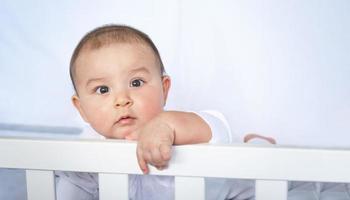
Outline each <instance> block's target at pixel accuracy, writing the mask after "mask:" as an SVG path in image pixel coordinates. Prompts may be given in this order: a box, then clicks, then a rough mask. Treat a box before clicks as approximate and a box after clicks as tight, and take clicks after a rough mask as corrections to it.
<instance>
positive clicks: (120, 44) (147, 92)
mask: <svg viewBox="0 0 350 200" xmlns="http://www.w3.org/2000/svg"><path fill="white" fill-rule="evenodd" d="M164 74H165V71H164V67H163V64H162V60H161V58H160V55H159V52H158V50H157V48H156V46H155V45H154V44H153V42H152V40H151V39H150V38H149V37H148V36H147V35H146V34H144V33H142V32H141V31H139V30H136V29H134V28H131V27H128V26H123V25H108V26H103V27H100V28H97V29H94V30H93V31H91V32H89V33H88V34H87V35H85V36H84V37H83V38H82V39H81V41H80V42H79V44H78V46H77V47H76V49H75V50H74V53H73V56H72V58H71V63H70V75H71V79H72V82H73V86H74V89H75V95H73V97H72V100H73V104H74V106H75V107H76V108H77V109H78V111H79V113H80V115H81V116H82V118H83V119H84V120H85V121H86V122H88V123H89V124H90V125H91V126H92V127H93V128H94V129H95V130H96V131H97V132H98V133H100V134H101V135H103V136H105V137H107V138H118V139H123V138H124V137H125V136H126V135H128V134H130V133H131V132H132V131H134V130H136V129H137V128H139V127H140V126H142V125H144V124H145V123H146V122H148V121H149V120H151V119H152V118H153V117H155V116H156V115H157V114H159V113H160V112H162V111H163V107H164V105H165V102H166V98H167V94H168V91H169V87H170V78H169V77H168V76H166V75H164Z"/></svg>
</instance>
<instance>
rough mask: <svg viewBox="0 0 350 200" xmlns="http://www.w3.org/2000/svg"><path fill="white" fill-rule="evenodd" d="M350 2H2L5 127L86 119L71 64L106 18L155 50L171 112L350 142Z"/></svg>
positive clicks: (307, 140)
mask: <svg viewBox="0 0 350 200" xmlns="http://www.w3.org/2000/svg"><path fill="white" fill-rule="evenodd" d="M349 11H350V1H347V0H343V1H341V0H334V1H332V0H328V1H326V0H323V1H319V0H308V1H304V0H289V1H277V0H270V1H267V0H265V1H264V0H239V1H238V0H237V1H229V0H227V1H225V0H216V1H200V0H191V1H180V0H178V1H175V0H173V1H161V0H153V1H136V0H130V1H121V0H120V1H112V0H100V1H68V0H66V1H50V0H48V1H39V0H37V1H20V0H0V25H1V30H0V85H1V92H0V123H23V124H37V125H64V126H82V122H81V120H80V118H79V116H78V114H77V112H76V111H75V110H74V108H73V106H72V105H71V102H70V97H71V95H72V94H73V90H72V86H71V83H70V80H69V73H68V65H69V60H70V56H71V53H72V51H73V49H74V47H75V45H76V44H77V43H78V41H79V40H80V38H81V37H82V36H83V35H84V34H85V33H86V32H87V31H90V30H91V29H93V28H95V27H97V26H101V25H103V24H109V23H122V24H128V25H131V26H134V27H136V28H138V29H140V30H142V31H144V32H146V33H147V34H149V35H150V37H151V38H152V39H153V41H154V42H155V44H156V45H157V46H158V48H159V50H160V52H161V56H162V58H163V62H164V64H165V67H166V70H167V72H168V74H169V75H170V76H171V77H172V81H173V82H172V83H173V84H172V89H171V94H170V99H169V101H168V104H167V108H168V109H181V110H183V109H184V110H202V109H216V110H219V111H221V112H222V113H224V114H225V115H226V117H227V118H228V120H229V123H230V125H231V128H232V130H233V132H234V133H235V134H238V135H239V136H240V137H242V135H243V134H245V133H249V132H256V133H261V134H264V135H270V136H273V137H275V138H276V139H277V142H278V143H280V144H292V145H317V146H349V144H350V136H349V130H350V93H349V91H350V80H349V75H350V12H349Z"/></svg>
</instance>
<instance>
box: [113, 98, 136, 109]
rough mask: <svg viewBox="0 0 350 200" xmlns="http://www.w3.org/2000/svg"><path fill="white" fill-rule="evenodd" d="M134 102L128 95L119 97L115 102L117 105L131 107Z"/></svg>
mask: <svg viewBox="0 0 350 200" xmlns="http://www.w3.org/2000/svg"><path fill="white" fill-rule="evenodd" d="M132 104H133V101H132V100H131V99H130V98H128V97H122V98H118V99H117V101H116V102H115V106H116V107H130V106H131V105H132Z"/></svg>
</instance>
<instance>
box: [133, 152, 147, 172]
mask: <svg viewBox="0 0 350 200" xmlns="http://www.w3.org/2000/svg"><path fill="white" fill-rule="evenodd" d="M136 154H137V162H138V163H139V166H140V169H141V170H142V172H143V173H144V174H148V172H149V169H148V166H147V162H146V160H145V159H144V157H143V156H144V155H143V152H142V150H141V149H140V148H137V150H136Z"/></svg>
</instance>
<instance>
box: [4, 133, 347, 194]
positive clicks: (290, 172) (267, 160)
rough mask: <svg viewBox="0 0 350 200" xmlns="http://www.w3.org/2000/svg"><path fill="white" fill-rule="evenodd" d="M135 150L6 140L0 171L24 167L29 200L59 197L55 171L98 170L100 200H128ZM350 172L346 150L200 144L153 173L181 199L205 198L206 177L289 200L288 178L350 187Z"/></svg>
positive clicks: (180, 150)
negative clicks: (167, 178) (171, 183)
mask: <svg viewBox="0 0 350 200" xmlns="http://www.w3.org/2000/svg"><path fill="white" fill-rule="evenodd" d="M135 149H136V144H135V143H134V142H128V141H122V140H103V141H101V140H98V141H95V140H52V139H25V138H6V137H3V138H0V168H14V169H26V179H27V197H28V200H37V199H45V200H54V199H55V181H54V174H53V170H62V171H81V172H97V173H99V187H100V200H115V199H128V177H127V175H128V174H141V171H140V170H139V168H138V165H137V160H136V156H135ZM229 158H233V159H232V161H230V159H229ZM349 169H350V150H346V149H308V148H295V147H294V148H293V147H281V146H263V145H247V144H242V145H209V144H200V145H185V146H176V147H174V151H173V157H172V160H171V162H170V165H169V168H168V169H166V170H163V171H158V170H156V169H155V168H151V174H154V175H173V176H176V178H175V198H176V199H177V200H180V199H204V198H205V192H204V178H203V177H221V178H239V179H255V180H256V199H257V200H286V199H287V181H288V180H295V181H318V182H344V183H350V173H349V172H348V171H349ZM189 187H190V188H191V191H190V192H189V191H188V188H189ZM116 188H119V189H118V190H116ZM272 191H273V192H272Z"/></svg>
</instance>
